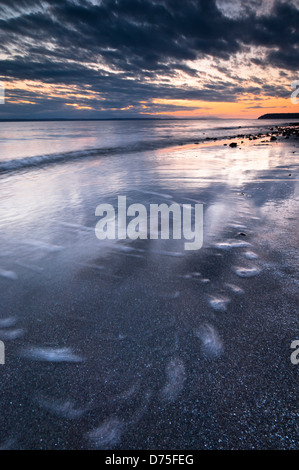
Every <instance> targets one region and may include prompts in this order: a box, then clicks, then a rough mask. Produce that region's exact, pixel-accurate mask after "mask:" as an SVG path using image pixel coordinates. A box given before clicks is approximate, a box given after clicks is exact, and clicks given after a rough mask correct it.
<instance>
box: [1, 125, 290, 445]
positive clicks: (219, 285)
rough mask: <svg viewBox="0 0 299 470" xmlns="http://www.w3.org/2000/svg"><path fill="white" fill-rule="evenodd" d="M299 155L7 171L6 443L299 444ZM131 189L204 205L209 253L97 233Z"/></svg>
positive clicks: (275, 147)
mask: <svg viewBox="0 0 299 470" xmlns="http://www.w3.org/2000/svg"><path fill="white" fill-rule="evenodd" d="M86 125H87V124H84V126H86ZM113 125H114V124H110V126H113ZM122 125H123V126H124V125H125V124H124V123H122ZM163 125H164V124H163V123H158V124H157V128H158V129H154V127H155V125H154V124H153V123H151V124H146V126H149V127H150V132H149V134H148V135H147V132H148V129H147V128H146V126H145V125H144V126H143V127H142V128H141V130H140V135H141V134H142V139H144V140H150V139H151V138H152V133H153V132H157V133H158V134H159V133H161V132H162V131H161V129H160V126H163ZM179 125H180V126H185V130H184V135H185V134H186V133H187V130H186V129H187V128H186V126H187V124H186V123H183V124H177V123H175V124H174V128H173V129H172V130H171V132H172V134H175V133H176V132H177V131H178V128H179ZM31 126H33V125H32V124H31ZM42 126H44V124H42ZM131 126H132V124H129V129H128V130H127V135H128V137H126V139H127V140H130V139H131V140H132V139H133V140H134V139H137V138H138V139H139V137H138V136H137V137H132V136H131V135H130V129H131ZM192 126H193V127H192V129H191V130H190V133H191V135H192V138H193V137H194V135H195V131H194V123H192ZM66 127H67V128H68V135H69V138H70V139H73V142H74V143H73V144H72V145H74V147H76V146H78V147H79V146H81V145H82V140H81V139H84V135H85V131H84V129H85V128H84V127H83V130H82V134H81V136H80V135H79V137H78V134H77V132H78V130H77V128H76V126H75V127H74V128H73V135H71V133H70V130H71V129H72V127H71V125H70V123H68V124H67V125H66ZM168 127H169V124H168ZM96 129H97V128H96V125H95V124H92V125H91V131H90V133H91V134H93V135H94V136H96V135H97V134H96ZM202 129H203V128H202V127H200V131H201V132H205V131H203V130H202ZM24 132H25V131H24ZM36 132H40V131H39V130H37V131H36ZM53 132H54V130H53ZM55 132H57V129H56V130H55ZM111 132H112V131H111ZM113 132H115V129H114V131H113ZM163 132H165V138H166V130H165V129H164V130H163ZM167 132H169V130H167ZM238 132H242V130H241V131H240V130H239V131H238ZM22 135H23V134H20V138H21V137H22ZM89 137H90V135H89ZM118 137H119V135H118ZM179 137H180V138H181V137H182V136H181V135H179ZM94 138H95V139H98V138H99V136H96V137H94ZM105 138H106V140H107V142H108V143H110V140H113V139H116V140H117V138H116V137H115V136H113V135H110V136H109V135H107V136H106V137H105ZM119 138H120V137H119ZM109 139H110V140H109ZM159 139H160V136H159ZM114 141H115V140H114ZM15 145H16V147H15V149H17V148H18V149H19V148H20V147H18V145H19V144H15ZM41 145H43V144H41ZM47 145H48V143H46V144H45V150H46V151H47V152H48V148H47ZM57 145H58V144H57ZM86 145H90V140H89V141H88V142H87V143H86ZM107 145H108V144H107ZM51 148H52V149H53V151H56V150H57V148H56V147H51ZM30 149H31V153H32V155H33V154H37V152H38V151H37V150H35V149H36V147H35V143H32V147H30ZM59 150H61V149H59ZM18 152H19V153H18ZM47 152H44V153H47ZM293 152H295V153H293ZM298 152H299V150H298V148H297V147H296V146H295V143H294V142H291V143H290V144H289V145H282V144H279V143H274V144H271V145H270V144H269V145H268V146H265V145H260V144H259V142H255V143H254V144H251V145H246V146H245V145H241V150H240V149H238V148H237V149H231V148H227V147H224V146H223V142H221V143H218V144H216V143H214V144H210V145H203V146H198V145H191V144H190V145H188V146H173V147H172V148H167V147H165V148H159V149H158V148H157V149H155V150H150V151H149V150H148V151H135V152H133V153H122V152H120V153H115V154H113V155H110V156H105V157H104V156H103V155H100V156H98V157H96V156H93V158H89V159H78V160H74V161H71V162H66V161H64V162H60V163H59V164H58V163H57V164H54V165H50V166H43V167H39V166H38V167H35V168H30V169H23V170H22V171H19V172H14V173H9V174H2V175H1V176H0V242H1V247H2V249H1V251H0V289H1V311H0V339H2V338H3V339H2V340H3V341H4V342H5V346H6V364H5V365H4V366H1V369H0V374H1V385H0V395H1V401H0V415H1V417H2V420H4V425H3V426H1V429H0V447H4V448H5V447H10V448H20V449H28V448H32V449H39V448H42V449H55V448H59V449H70V448H119V449H130V448H135V449H145V448H148V449H157V448H158V449H167V448H168V449H169V448H175V449H201V448H211V449H212V448H213V449H216V448H242V449H244V448H273V447H274V448H286V449H287V448H295V447H296V445H297V442H296V439H297V437H296V428H295V417H296V413H297V411H298V410H297V388H298V387H297V383H296V380H298V376H297V374H298V373H297V369H296V368H295V366H293V365H292V364H291V362H290V354H291V350H290V344H291V341H292V340H295V339H296V335H297V332H298V314H297V308H298V307H297V305H298V235H297V234H298V197H299V191H298ZM7 155H8V154H7ZM15 155H18V156H19V157H20V156H24V155H22V152H21V150H18V151H17V150H15ZM289 174H291V175H292V176H291V177H290V176H289ZM119 195H125V196H127V202H128V205H129V204H132V203H142V204H144V205H145V206H146V207H147V208H148V207H149V204H151V203H157V204H158V203H159V204H161V203H167V204H171V203H173V202H177V203H179V204H188V203H189V204H190V203H191V204H195V203H196V202H197V203H202V204H203V205H204V245H203V248H202V249H200V250H199V251H196V252H194V251H193V252H192V251H191V252H188V251H185V250H184V243H183V240H160V239H158V240H136V241H132V240H103V241H100V240H98V239H97V238H96V236H95V225H96V223H97V221H98V218H97V217H95V209H96V207H97V205H98V204H101V203H110V204H113V205H116V204H117V197H118V196H119ZM1 335H2V336H1ZM278 417H279V419H278ZM74 423H75V424H74Z"/></svg>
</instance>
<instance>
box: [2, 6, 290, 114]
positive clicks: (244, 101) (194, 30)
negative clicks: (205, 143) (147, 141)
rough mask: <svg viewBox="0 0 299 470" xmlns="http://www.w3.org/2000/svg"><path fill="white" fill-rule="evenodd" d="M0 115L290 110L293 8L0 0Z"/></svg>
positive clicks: (257, 112)
mask: <svg viewBox="0 0 299 470" xmlns="http://www.w3.org/2000/svg"><path fill="white" fill-rule="evenodd" d="M0 34H1V40H0V80H2V82H3V83H4V85H5V98H6V99H5V104H2V105H1V106H0V119H6V118H8V119H17V118H22V119H23V118H25V119H29V118H35V119H38V118H74V119H80V118H84V119H86V118H129V117H160V118H167V117H176V118H179V117H184V118H191V117H199V118H202V117H209V116H210V117H220V118H229V117H232V118H256V117H258V116H260V115H261V114H265V113H271V112H290V113H294V112H299V105H295V104H292V102H291V99H290V97H291V93H292V88H291V84H292V82H293V81H295V80H299V73H298V69H299V0H287V1H284V0H277V1H275V0H250V1H247V0H246V1H245V0H184V1H183V0H156V1H155V0H53V1H52V0H40V1H39V0H18V1H13V0H1V2H0Z"/></svg>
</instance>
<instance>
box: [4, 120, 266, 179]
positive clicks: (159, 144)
mask: <svg viewBox="0 0 299 470" xmlns="http://www.w3.org/2000/svg"><path fill="white" fill-rule="evenodd" d="M259 128H261V126H259ZM223 129H225V128H223ZM227 129H230V128H227ZM231 129H235V130H238V131H241V129H240V128H239V127H238V128H236V127H234V128H233V127H232V128H231ZM249 129H250V128H249V127H248V128H246V133H245V132H243V133H242V135H240V136H238V135H226V136H211V137H204V138H202V137H201V138H196V137H195V136H194V135H193V136H192V137H185V138H180V139H171V138H167V139H161V140H154V141H150V142H149V141H142V142H137V143H134V144H131V145H127V146H122V147H105V148H103V147H100V148H90V149H84V150H76V151H70V152H59V153H52V154H46V155H37V156H30V157H24V158H17V159H12V160H5V161H2V162H0V173H10V172H14V171H18V170H23V169H27V168H35V167H40V166H43V165H49V164H55V163H61V162H69V161H72V160H78V159H83V158H90V157H101V156H108V155H109V156H110V155H115V154H120V153H135V152H145V151H150V150H158V149H161V148H167V147H176V146H179V145H190V144H200V143H204V142H208V141H217V140H229V139H233V138H237V137H243V136H246V135H250V132H249ZM217 130H218V129H217ZM243 131H244V129H243Z"/></svg>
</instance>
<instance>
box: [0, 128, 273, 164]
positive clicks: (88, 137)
mask: <svg viewBox="0 0 299 470" xmlns="http://www.w3.org/2000/svg"><path fill="white" fill-rule="evenodd" d="M269 127H270V128H271V127H273V122H271V121H257V120H232V119H229V120H215V119H214V120H195V121H194V120H190V121H184V120H183V121H181V120H178V121H174V120H172V121H169V120H161V121H157V120H144V121H140V120H133V121H86V122H82V121H78V122H76V121H73V122H19V123H18V122H15V123H6V122H3V123H1V125H0V172H1V171H2V172H3V171H14V170H16V169H20V168H26V167H28V166H37V165H41V164H43V163H55V162H59V161H70V160H72V159H80V158H88V157H93V156H95V157H97V156H99V155H108V156H109V155H111V154H119V153H127V152H136V151H146V150H155V149H159V148H165V147H169V146H175V145H182V144H188V143H194V142H195V141H197V142H203V141H205V140H206V139H207V138H208V139H217V138H221V137H222V138H223V137H233V136H236V135H238V134H241V133H246V134H250V133H254V132H255V131H256V130H258V129H263V130H264V131H265V132H266V130H268V129H269Z"/></svg>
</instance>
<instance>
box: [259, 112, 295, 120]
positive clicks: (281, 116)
mask: <svg viewBox="0 0 299 470" xmlns="http://www.w3.org/2000/svg"><path fill="white" fill-rule="evenodd" d="M258 119H299V113H269V114H263V115H262V116H260V117H259V118H258Z"/></svg>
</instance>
